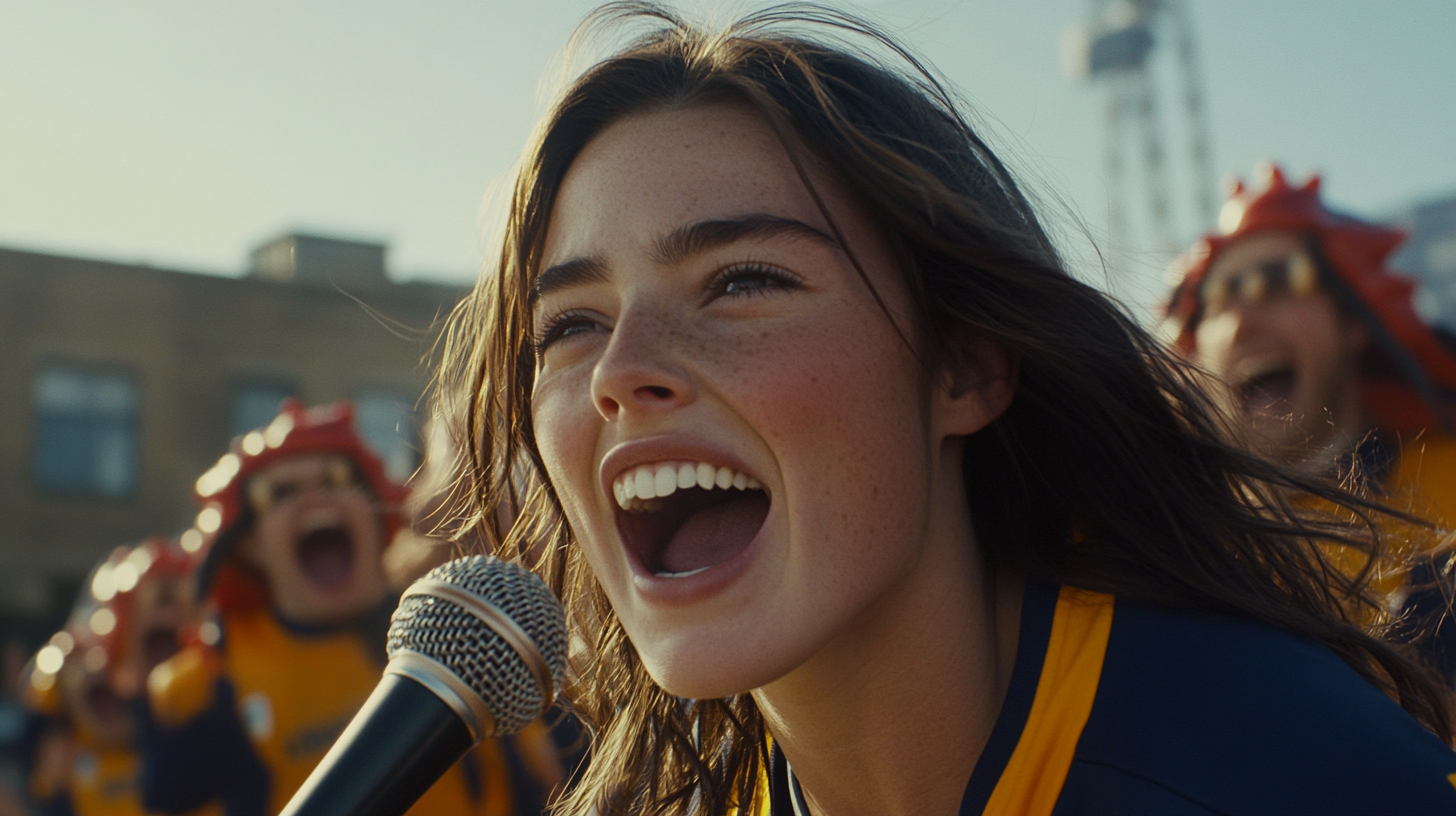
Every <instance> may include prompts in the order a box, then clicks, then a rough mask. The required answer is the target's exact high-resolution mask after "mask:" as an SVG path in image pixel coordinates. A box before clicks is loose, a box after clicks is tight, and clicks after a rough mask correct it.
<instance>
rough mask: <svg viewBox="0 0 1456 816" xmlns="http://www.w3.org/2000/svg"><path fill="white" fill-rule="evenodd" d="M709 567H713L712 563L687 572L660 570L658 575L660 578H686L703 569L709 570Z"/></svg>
mask: <svg viewBox="0 0 1456 816" xmlns="http://www.w3.org/2000/svg"><path fill="white" fill-rule="evenodd" d="M709 569H712V566H711V565H710V566H706V567H698V568H697V569H695V570H688V571H687V572H659V573H657V577H658V578H686V577H688V576H689V575H697V574H698V573H700V572H702V571H703V570H709Z"/></svg>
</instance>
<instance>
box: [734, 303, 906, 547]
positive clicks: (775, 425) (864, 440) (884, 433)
mask: <svg viewBox="0 0 1456 816" xmlns="http://www.w3.org/2000/svg"><path fill="white" fill-rule="evenodd" d="M750 359H751V361H752V364H745V365H744V366H742V369H741V374H740V388H739V394H738V397H739V401H740V405H741V406H742V407H741V410H742V411H743V412H744V413H745V415H746V416H747V417H748V418H749V421H750V422H751V423H752V424H753V426H754V427H755V429H756V430H757V432H758V433H759V434H760V435H761V436H762V437H763V438H764V440H765V441H766V442H767V443H768V445H769V447H770V449H771V450H772V451H773V452H774V456H775V458H776V459H777V460H778V465H779V467H780V468H781V469H782V470H783V473H782V477H783V478H784V479H785V481H786V486H787V487H788V488H789V490H790V492H791V495H793V496H794V497H795V503H796V508H795V513H796V515H797V514H799V513H801V512H803V511H806V510H810V507H811V505H809V504H807V503H806V502H808V501H810V500H811V499H812V501H813V502H814V504H813V505H812V506H813V507H816V508H818V509H815V510H813V511H812V512H813V515H814V516H815V523H832V524H835V525H836V526H838V525H848V526H854V525H859V524H863V523H865V520H864V519H860V518H857V516H858V515H859V513H860V511H862V510H865V509H866V508H867V507H869V506H870V505H874V506H882V505H894V506H898V507H901V508H904V509H906V510H907V511H910V506H909V505H910V504H913V502H907V501H904V500H903V499H905V498H906V497H910V498H913V496H914V494H916V493H917V492H923V490H922V487H923V474H921V473H920V472H918V471H917V468H923V467H924V466H925V461H924V457H923V450H924V449H925V444H926V442H925V439H924V436H923V434H924V428H923V423H922V422H921V409H920V398H919V375H918V368H917V365H918V364H917V363H916V361H915V359H914V358H913V357H912V356H911V355H910V354H909V352H908V350H906V349H905V348H904V345H903V343H902V341H901V340H900V338H899V336H898V335H896V334H894V332H893V330H892V329H890V327H889V326H888V324H886V323H885V318H884V316H883V315H881V314H880V313H878V312H874V313H871V314H853V315H848V316H842V317H841V319H839V320H833V319H830V320H826V321H823V322H820V323H815V324H809V325H799V326H796V327H794V328H793V329H788V330H784V331H781V332H773V333H769V334H768V335H767V336H765V337H764V338H763V342H762V344H761V345H759V346H758V347H757V348H756V353H754V354H752V355H750ZM891 494H894V496H893V497H892V495H891ZM901 494H904V495H903V496H902V495H901ZM895 497H899V498H895ZM820 499H825V500H826V501H823V502H820V501H819V500H820ZM821 512H822V513H832V514H834V517H833V518H825V517H823V516H821V515H820V514H821ZM873 515H874V517H875V519H876V520H875V521H872V522H870V523H871V524H872V525H873V527H874V528H875V529H878V528H880V526H881V523H882V522H883V523H885V524H889V523H890V522H889V521H888V519H889V514H884V513H882V512H880V511H876V512H875V513H874V514H873ZM799 521H805V522H807V521H808V519H807V518H804V519H799Z"/></svg>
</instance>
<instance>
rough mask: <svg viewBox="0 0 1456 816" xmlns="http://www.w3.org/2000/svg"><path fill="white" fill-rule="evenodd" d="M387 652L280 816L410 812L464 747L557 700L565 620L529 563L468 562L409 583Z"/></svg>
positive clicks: (479, 558)
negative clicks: (365, 693)
mask: <svg viewBox="0 0 1456 816" xmlns="http://www.w3.org/2000/svg"><path fill="white" fill-rule="evenodd" d="M388 651H389V664H388V665H387V666H385V669H384V678H383V679H382V680H380V682H379V685H378V686H376V687H375V688H374V692H373V693H372V694H370V695H369V699H368V700H367V701H366V702H365V703H364V707H363V708H361V709H360V710H359V713H358V714H356V715H354V719H353V720H352V721H350V723H349V727H348V728H346V729H345V730H344V733H343V734H341V735H339V739H338V741H336V742H335V743H334V745H333V747H332V748H330V749H329V752H328V754H327V755H325V756H324V758H323V761H322V762H320V763H319V765H318V767H316V768H314V770H313V773H311V774H309V777H308V779H307V780H306V781H305V782H304V783H303V787H301V788H299V789H298V792H297V793H295V794H294V795H293V798H292V799H291V800H289V802H288V806H287V807H285V808H284V809H283V812H282V814H280V816H401V814H403V813H404V812H405V811H407V810H409V808H410V806H411V805H413V804H414V803H415V802H416V801H417V800H418V799H419V798H420V797H421V796H423V795H424V793H425V791H427V790H429V788H430V786H431V785H433V784H435V781H436V780H438V779H439V778H440V777H441V776H442V775H444V773H445V771H447V770H449V768H450V766H451V765H453V764H455V762H456V761H457V760H459V759H460V757H462V756H464V755H465V752H466V751H468V750H470V749H471V748H472V747H473V746H475V745H477V744H479V743H480V741H481V740H483V739H486V738H488V737H495V736H504V735H507V734H514V733H516V732H517V731H520V730H521V729H522V728H525V727H526V726H527V725H529V724H530V723H531V722H532V721H533V720H535V719H536V718H537V717H539V716H541V715H542V714H543V713H545V711H546V709H547V708H549V707H550V706H551V702H552V700H553V699H554V698H555V689H556V688H557V685H558V684H559V683H560V681H561V676H562V673H563V672H564V670H565V668H566V615H565V613H564V612H563V610H562V608H561V603H560V602H559V601H557V600H556V596H554V595H552V594H551V590H550V589H548V588H547V587H546V584H545V583H544V582H543V581H542V580H541V579H540V577H538V576H537V575H536V574H535V573H533V572H531V571H530V570H528V569H526V568H525V567H522V566H519V565H517V564H511V563H507V562H505V561H501V560H499V559H496V558H489V557H486V556H483V555H476V556H471V557H469V558H461V559H458V560H455V561H451V562H449V563H446V564H442V565H441V566H438V567H436V568H435V569H433V570H431V571H430V573H429V574H428V575H426V576H425V577H424V578H421V579H420V580H418V581H416V582H415V583H414V584H413V585H411V586H410V588H409V589H407V590H405V592H404V595H403V596H401V597H400V602H399V608H398V609H396V610H395V611H394V616H393V617H392V618H391V619H390V624H389V637H388Z"/></svg>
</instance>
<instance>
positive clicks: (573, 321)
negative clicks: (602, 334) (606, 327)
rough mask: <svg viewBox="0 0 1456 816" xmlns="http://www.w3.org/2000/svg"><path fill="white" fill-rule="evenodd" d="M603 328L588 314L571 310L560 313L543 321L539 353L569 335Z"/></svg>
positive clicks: (538, 341) (537, 345)
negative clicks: (571, 311)
mask: <svg viewBox="0 0 1456 816" xmlns="http://www.w3.org/2000/svg"><path fill="white" fill-rule="evenodd" d="M601 330H602V325H601V324H600V323H598V322H597V321H596V320H594V319H592V318H591V317H588V316H586V315H582V314H577V313H570V312H569V313H566V314H562V315H558V316H557V317H553V318H551V319H549V320H546V321H543V323H542V331H541V333H540V334H539V335H538V337H537V339H536V352H537V353H538V354H539V353H541V352H543V351H545V350H546V349H547V348H549V347H550V346H551V345H552V344H553V343H556V342H558V341H560V340H565V339H567V338H568V337H576V336H579V335H583V334H590V333H593V332H597V331H601Z"/></svg>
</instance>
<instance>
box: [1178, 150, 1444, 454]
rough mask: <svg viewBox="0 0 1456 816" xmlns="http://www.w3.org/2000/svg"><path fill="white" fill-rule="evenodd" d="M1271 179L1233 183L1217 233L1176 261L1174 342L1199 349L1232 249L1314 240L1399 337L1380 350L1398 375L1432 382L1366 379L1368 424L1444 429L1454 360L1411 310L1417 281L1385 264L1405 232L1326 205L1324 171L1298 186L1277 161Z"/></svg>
mask: <svg viewBox="0 0 1456 816" xmlns="http://www.w3.org/2000/svg"><path fill="white" fill-rule="evenodd" d="M1265 176H1266V178H1265V186H1264V189H1263V190H1262V191H1260V192H1257V193H1256V192H1254V191H1252V190H1249V189H1248V188H1246V187H1245V186H1244V184H1243V182H1242V181H1239V182H1235V184H1234V187H1233V190H1232V192H1231V194H1230V195H1229V198H1228V201H1226V202H1224V206H1223V209H1222V211H1221V212H1220V213H1219V219H1218V231H1217V232H1214V233H1209V234H1208V235H1205V236H1204V237H1203V238H1202V239H1201V240H1199V241H1198V242H1197V243H1196V244H1194V245H1193V246H1192V247H1191V248H1190V249H1189V250H1188V251H1187V252H1185V253H1183V255H1182V256H1180V257H1179V258H1178V259H1177V260H1176V261H1174V263H1173V266H1172V267H1171V269H1170V276H1171V277H1172V278H1173V279H1174V281H1175V283H1174V287H1173V291H1172V294H1171V296H1170V297H1169V299H1168V303H1167V304H1166V306H1165V310H1166V316H1167V318H1168V320H1169V321H1170V323H1171V324H1172V328H1173V330H1174V331H1176V336H1175V339H1174V343H1175V345H1176V346H1177V347H1178V348H1179V349H1180V350H1181V351H1183V352H1184V353H1191V352H1192V351H1194V349H1195V347H1196V338H1195V334H1194V332H1195V330H1196V329H1197V327H1198V319H1199V317H1201V312H1202V305H1203V304H1202V300H1201V295H1202V288H1203V281H1204V279H1205V278H1206V277H1207V275H1208V270H1209V268H1210V267H1212V266H1213V262H1214V261H1215V260H1216V259H1217V258H1218V256H1219V255H1220V254H1221V253H1222V252H1223V251H1224V250H1225V249H1227V248H1228V247H1229V245H1231V244H1233V243H1234V242H1236V241H1238V240H1239V239H1241V238H1244V237H1247V236H1249V235H1252V234H1254V233H1257V232H1265V231H1269V230H1280V231H1285V232H1292V233H1296V234H1300V235H1311V236H1313V237H1314V238H1315V239H1316V240H1317V241H1318V243H1319V247H1320V251H1321V253H1322V254H1323V260H1324V261H1325V262H1326V263H1327V264H1328V268H1329V270H1330V271H1331V272H1333V273H1334V274H1335V275H1337V276H1339V279H1340V281H1341V282H1342V283H1343V284H1345V286H1347V287H1348V288H1349V289H1350V291H1351V292H1352V293H1353V294H1354V295H1355V296H1356V297H1357V298H1359V299H1360V301H1361V302H1362V303H1364V305H1365V306H1366V307H1368V314H1367V315H1362V316H1361V317H1364V318H1366V319H1367V320H1370V319H1373V321H1374V322H1376V323H1377V324H1378V325H1374V326H1372V327H1371V328H1372V330H1373V331H1372V335H1377V336H1378V335H1380V334H1384V335H1385V336H1386V337H1388V338H1389V340H1390V341H1392V342H1391V343H1389V344H1387V347H1384V348H1381V351H1383V352H1385V353H1386V355H1387V356H1403V357H1405V358H1406V359H1405V360H1403V361H1402V360H1396V361H1394V362H1396V366H1395V368H1396V369H1397V370H1399V369H1401V368H1404V369H1406V370H1408V371H1413V372H1414V373H1415V374H1416V375H1417V377H1416V378H1417V379H1418V378H1420V377H1421V376H1423V377H1424V378H1426V379H1427V380H1428V382H1427V383H1416V382H1412V381H1411V379H1412V378H1410V377H1401V376H1399V375H1396V374H1392V373H1391V372H1383V373H1382V375H1379V376H1376V375H1367V376H1366V377H1365V378H1364V379H1363V380H1362V382H1361V390H1362V395H1363V397H1364V402H1365V407H1366V410H1367V411H1368V412H1369V413H1370V415H1371V419H1372V420H1373V421H1374V422H1375V424H1376V425H1377V426H1378V427H1381V428H1384V429H1387V430H1391V431H1396V432H1403V431H1415V430H1419V429H1422V428H1429V427H1438V426H1441V425H1443V424H1444V422H1443V421H1442V420H1443V419H1445V418H1446V417H1447V416H1448V415H1449V410H1448V409H1447V408H1446V406H1445V405H1442V404H1436V405H1433V404H1431V402H1432V398H1433V397H1434V396H1435V392H1441V391H1445V392H1451V391H1456V354H1453V352H1452V351H1451V350H1450V349H1448V348H1447V347H1446V345H1445V344H1444V343H1442V342H1441V340H1440V338H1438V337H1437V336H1436V334H1435V333H1434V332H1433V331H1432V330H1431V328H1430V327H1429V326H1427V325H1426V324H1425V323H1424V322H1423V321H1422V320H1421V319H1420V318H1419V317H1418V316H1417V315H1416V312H1415V309H1414V307H1413V305H1412V295H1413V294H1414V292H1415V288H1416V283H1415V281H1413V280H1411V279H1410V278H1407V277H1404V276H1401V275H1398V274H1396V273H1394V272H1392V271H1391V270H1390V269H1389V268H1388V267H1387V266H1386V261H1387V260H1388V259H1389V257H1390V255H1391V253H1392V252H1394V250H1395V248H1396V247H1397V246H1399V245H1400V244H1401V242H1402V241H1404V240H1405V233H1404V232H1402V231H1400V230H1398V229H1393V228H1391V227H1384V226H1379V225H1376V224H1371V223H1367V222H1365V221H1360V220H1358V219H1356V218H1352V217H1350V216H1347V215H1342V214H1340V213H1337V212H1334V211H1332V210H1330V209H1329V208H1327V207H1325V206H1324V204H1323V203H1322V202H1321V201H1320V196H1319V190H1320V177H1319V176H1318V175H1313V176H1310V178H1309V180H1308V181H1306V182H1305V183H1304V185H1303V186H1301V187H1297V186H1292V185H1290V184H1289V182H1288V180H1287V179H1286V178H1285V176H1284V173H1283V171H1282V170H1280V169H1279V167H1277V166H1275V165H1272V164H1271V165H1268V166H1267V168H1266V170H1265ZM1389 346H1394V347H1393V348H1391V347H1389ZM1402 363H1408V364H1407V365H1402Z"/></svg>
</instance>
